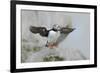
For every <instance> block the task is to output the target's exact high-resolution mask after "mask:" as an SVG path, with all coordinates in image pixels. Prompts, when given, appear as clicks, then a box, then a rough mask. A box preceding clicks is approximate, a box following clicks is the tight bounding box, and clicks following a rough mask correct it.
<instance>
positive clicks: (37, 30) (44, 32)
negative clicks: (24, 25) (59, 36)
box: [30, 26, 48, 37]
mask: <svg viewBox="0 0 100 73" xmlns="http://www.w3.org/2000/svg"><path fill="white" fill-rule="evenodd" d="M30 31H31V32H32V33H34V34H37V33H39V34H40V35H41V36H43V37H47V36H48V30H47V29H46V28H45V27H35V26H30Z"/></svg>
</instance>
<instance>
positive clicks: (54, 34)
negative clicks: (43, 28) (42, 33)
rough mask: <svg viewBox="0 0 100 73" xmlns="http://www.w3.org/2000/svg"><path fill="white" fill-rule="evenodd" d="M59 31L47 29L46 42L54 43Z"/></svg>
mask: <svg viewBox="0 0 100 73" xmlns="http://www.w3.org/2000/svg"><path fill="white" fill-rule="evenodd" d="M59 35H60V33H59V31H52V30H51V31H49V35H48V43H55V42H56V41H57V39H58V37H59Z"/></svg>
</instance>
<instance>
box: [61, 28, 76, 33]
mask: <svg viewBox="0 0 100 73" xmlns="http://www.w3.org/2000/svg"><path fill="white" fill-rule="evenodd" d="M74 29H75V28H67V27H63V28H61V29H60V32H61V33H63V34H69V33H70V32H72V31H73V30H74Z"/></svg>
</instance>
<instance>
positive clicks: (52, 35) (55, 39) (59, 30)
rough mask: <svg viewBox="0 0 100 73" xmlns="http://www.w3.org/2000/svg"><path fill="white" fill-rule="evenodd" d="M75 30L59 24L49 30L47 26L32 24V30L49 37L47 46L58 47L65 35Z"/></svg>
mask: <svg viewBox="0 0 100 73" xmlns="http://www.w3.org/2000/svg"><path fill="white" fill-rule="evenodd" d="M73 30H74V28H69V27H60V26H59V25H57V24H54V25H53V28H52V29H50V30H47V29H46V27H35V26H30V31H31V32H32V33H34V34H37V33H39V34H40V35H41V36H42V37H47V43H46V47H49V48H53V47H57V46H58V44H59V43H60V42H61V41H63V40H64V39H65V37H66V36H67V35H68V34H69V33H70V32H72V31H73Z"/></svg>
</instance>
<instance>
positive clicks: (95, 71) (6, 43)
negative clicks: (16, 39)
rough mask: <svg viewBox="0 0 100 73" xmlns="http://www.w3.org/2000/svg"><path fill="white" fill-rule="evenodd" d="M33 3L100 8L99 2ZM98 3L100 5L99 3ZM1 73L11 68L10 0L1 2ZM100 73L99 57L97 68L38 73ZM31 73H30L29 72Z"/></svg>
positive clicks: (95, 0)
mask: <svg viewBox="0 0 100 73" xmlns="http://www.w3.org/2000/svg"><path fill="white" fill-rule="evenodd" d="M33 1H43V2H44V1H45V2H57V3H73V4H89V5H96V4H98V8H100V5H99V4H100V2H99V0H33ZM97 1H98V3H97ZM0 9H1V10H0V33H1V34H0V44H1V45H0V73H9V72H10V71H9V69H10V68H9V67H10V0H1V1H0ZM98 13H99V14H98V24H100V17H99V16H100V9H98ZM99 27H100V25H98V56H100V53H99V51H100V49H99V48H100V46H99V44H100V41H99V40H100V38H99V37H100V33H99V31H100V28H99ZM55 72H58V73H74V72H77V73H99V72H100V57H98V67H97V68H85V69H71V70H58V71H56V70H55V71H42V72H36V73H55ZM28 73H30V72H28ZM34 73H35V72H34Z"/></svg>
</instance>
